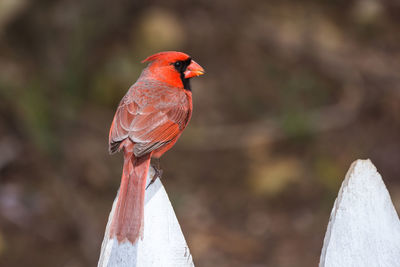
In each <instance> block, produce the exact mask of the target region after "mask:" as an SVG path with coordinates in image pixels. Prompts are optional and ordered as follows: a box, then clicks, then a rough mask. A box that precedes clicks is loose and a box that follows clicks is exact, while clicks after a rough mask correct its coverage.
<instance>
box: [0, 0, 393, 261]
mask: <svg viewBox="0 0 400 267" xmlns="http://www.w3.org/2000/svg"><path fill="white" fill-rule="evenodd" d="M163 50H178V51H184V52H187V53H189V54H190V55H192V56H193V58H194V59H195V60H196V61H197V62H199V63H200V64H201V65H202V66H203V67H204V68H205V69H206V71H207V74H206V75H204V76H202V77H199V78H196V79H194V80H193V81H192V87H193V95H194V97H193V98H194V114H193V117H192V120H191V123H190V125H189V127H188V128H187V130H186V131H185V133H184V134H183V136H182V138H181V139H180V141H179V142H178V143H177V145H176V146H175V147H174V149H173V150H171V151H170V152H169V153H167V154H166V155H165V156H164V158H163V159H162V167H163V169H164V175H163V183H164V185H165V187H166V189H167V191H168V193H169V196H170V198H171V201H172V203H173V205H174V208H175V210H176V213H177V216H178V218H179V220H180V222H181V225H182V229H183V232H184V233H185V236H186V239H187V241H188V244H189V246H190V248H191V252H192V254H193V258H194V261H195V263H196V264H197V265H196V266H211V267H212V266H219V267H224V266H230V267H236V266H257V267H258V266H300V267H301V266H316V265H317V263H318V261H319V255H320V251H321V247H322V242H323V237H324V234H325V230H326V226H327V223H328V219H329V214H330V210H331V208H332V206H333V201H334V199H335V197H336V194H337V191H338V189H339V187H340V184H341V182H342V180H343V178H344V176H345V173H346V171H347V169H348V168H349V166H350V164H351V162H352V161H354V160H355V159H357V158H371V159H372V161H373V162H374V163H375V165H376V166H377V167H378V169H379V171H380V172H381V174H382V175H383V177H384V181H385V183H386V184H387V186H388V188H389V191H390V193H391V195H392V198H393V201H394V204H395V206H397V208H400V181H399V180H398V178H399V177H400V166H399V163H400V138H399V133H400V74H399V71H400V5H399V2H398V1H396V0H384V1H383V0H382V1H379V0H350V1H348V0H346V1H344V0H334V1H315V0H304V1H285V0H284V1H282V0H279V1H275V0H273V1H262V0H257V1H239V0H222V1H209V0H203V1H196V2H191V1H178V0H170V1H161V0H155V1H131V0H118V1H107V0H85V1H81V0H54V1H45V0H41V1H28V0H1V1H0V265H1V266H9V267H16V266H43V267H46V266H65V267H81V266H95V265H96V263H97V259H98V256H99V251H100V245H101V241H102V238H103V234H104V229H105V225H106V220H107V217H108V214H109V211H110V208H111V205H112V201H113V199H114V197H115V194H116V192H117V189H118V186H119V181H120V175H121V168H122V157H121V155H116V156H109V154H108V151H107V148H108V147H107V141H108V139H107V138H108V129H109V126H110V123H111V120H112V117H113V114H114V111H115V109H116V106H117V104H118V102H119V100H120V99H121V98H122V96H123V95H124V94H125V92H126V91H127V89H128V88H129V86H130V85H131V84H132V83H133V82H135V81H136V79H137V77H138V75H139V74H140V71H141V70H142V69H143V67H144V65H142V64H140V61H141V60H142V59H144V58H145V57H147V56H148V55H151V54H153V53H155V52H158V51H163Z"/></svg>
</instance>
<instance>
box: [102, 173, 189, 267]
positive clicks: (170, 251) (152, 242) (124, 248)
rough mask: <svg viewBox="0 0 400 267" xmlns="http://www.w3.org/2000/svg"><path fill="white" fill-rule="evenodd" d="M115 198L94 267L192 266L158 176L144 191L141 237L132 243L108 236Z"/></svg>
mask: <svg viewBox="0 0 400 267" xmlns="http://www.w3.org/2000/svg"><path fill="white" fill-rule="evenodd" d="M153 173H154V170H153V169H152V168H150V171H149V175H148V177H147V181H149V180H150V179H149V177H152V175H153ZM117 197H118V195H117ZM116 199H117V198H115V200H114V204H113V207H112V210H111V213H110V215H109V218H108V223H107V227H106V231H105V234H104V240H103V243H102V245H101V253H100V258H99V262H98V267H191V266H194V264H193V259H192V256H191V254H190V251H189V248H188V246H187V244H186V241H185V238H184V236H183V233H182V230H181V228H180V225H179V222H178V220H177V218H176V216H175V213H174V210H173V208H172V206H171V202H170V201H169V198H168V195H167V193H166V192H165V189H164V187H163V185H162V183H161V182H160V180H159V179H157V180H156V181H155V182H154V183H153V184H152V185H151V186H150V187H149V188H148V189H147V190H146V193H145V210H144V234H143V235H144V237H143V240H141V239H139V241H138V242H137V243H135V244H134V245H132V244H131V243H129V242H124V243H122V244H119V243H118V241H117V240H116V239H115V238H113V239H110V238H109V234H108V233H109V228H110V223H111V218H112V216H113V214H114V209H115V205H116Z"/></svg>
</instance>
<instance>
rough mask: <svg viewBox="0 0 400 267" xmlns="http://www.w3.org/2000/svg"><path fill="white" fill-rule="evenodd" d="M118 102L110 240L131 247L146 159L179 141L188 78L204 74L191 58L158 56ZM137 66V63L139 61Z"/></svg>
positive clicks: (187, 111) (138, 224)
mask: <svg viewBox="0 0 400 267" xmlns="http://www.w3.org/2000/svg"><path fill="white" fill-rule="evenodd" d="M143 62H149V65H148V66H147V67H146V68H145V69H144V70H143V72H142V74H141V75H140V77H139V79H138V80H137V81H136V83H135V84H134V85H132V87H131V88H130V89H129V91H128V92H127V93H126V95H125V96H124V97H123V98H122V100H121V102H120V104H119V106H118V109H117V112H116V113H115V116H114V120H113V122H112V124H111V129H110V136H109V150H110V153H115V152H116V151H120V150H123V151H124V167H123V172H122V178H121V186H120V190H119V197H118V201H117V206H116V209H115V212H114V217H113V218H112V224H111V230H110V237H111V238H112V237H114V236H116V237H117V239H118V241H119V242H124V241H127V240H128V241H129V242H131V243H132V244H133V243H135V242H136V241H137V240H138V238H139V236H143V213H144V193H145V186H146V177H147V172H148V170H149V166H150V159H151V158H157V159H158V158H160V157H161V156H162V155H163V154H164V153H165V152H166V151H168V150H169V149H170V148H171V147H172V146H173V145H174V144H175V142H176V141H177V140H178V138H179V136H180V135H181V134H182V131H183V130H184V129H185V127H186V125H187V124H188V122H189V120H190V117H191V115H192V92H191V89H190V82H189V80H190V78H192V77H195V76H199V75H202V74H204V69H203V68H202V67H201V66H200V65H199V64H197V63H196V62H195V61H194V60H192V58H191V57H190V56H188V55H186V54H184V53H180V52H174V51H170V52H161V53H158V54H155V55H152V56H150V57H148V58H146V59H145V60H143ZM143 62H142V63H143Z"/></svg>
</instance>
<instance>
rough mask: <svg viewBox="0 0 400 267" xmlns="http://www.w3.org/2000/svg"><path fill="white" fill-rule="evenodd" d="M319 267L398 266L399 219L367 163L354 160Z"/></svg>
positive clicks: (383, 186)
mask: <svg viewBox="0 0 400 267" xmlns="http://www.w3.org/2000/svg"><path fill="white" fill-rule="evenodd" d="M319 266H320V267H353V266H354V267H361V266H362V267H369V266H371V267H392V266H393V267H395V266H400V221H399V217H398V215H397V213H396V210H395V208H394V206H393V203H392V201H391V199H390V195H389V193H388V190H387V189H386V186H385V184H384V183H383V181H382V177H381V175H380V174H379V173H378V172H377V170H376V168H375V166H374V165H373V164H372V162H371V161H370V160H357V161H355V162H354V163H353V164H352V165H351V167H350V169H349V171H348V173H347V175H346V178H345V180H344V181H343V184H342V187H341V188H340V191H339V194H338V197H337V199H336V201H335V204H334V206H333V209H332V213H331V217H330V220H329V225H328V229H327V231H326V235H325V240H324V245H323V248H322V253H321V258H320V264H319Z"/></svg>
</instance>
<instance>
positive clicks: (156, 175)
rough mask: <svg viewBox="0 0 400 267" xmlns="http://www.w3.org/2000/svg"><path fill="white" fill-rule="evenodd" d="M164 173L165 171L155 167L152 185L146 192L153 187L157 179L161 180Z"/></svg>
mask: <svg viewBox="0 0 400 267" xmlns="http://www.w3.org/2000/svg"><path fill="white" fill-rule="evenodd" d="M162 173H163V170H161V169H158V168H155V167H154V175H153V177H152V178H151V180H150V183H149V184H148V185H147V186H146V190H147V188H149V186H150V185H152V184H153V183H154V182H155V181H156V180H157V178H159V179H161V176H162Z"/></svg>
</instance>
